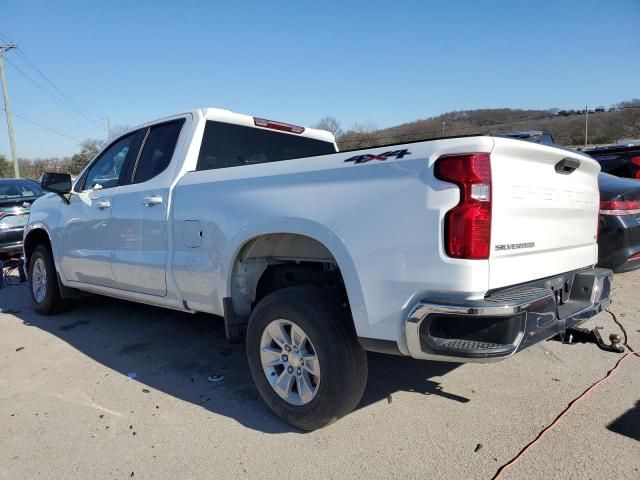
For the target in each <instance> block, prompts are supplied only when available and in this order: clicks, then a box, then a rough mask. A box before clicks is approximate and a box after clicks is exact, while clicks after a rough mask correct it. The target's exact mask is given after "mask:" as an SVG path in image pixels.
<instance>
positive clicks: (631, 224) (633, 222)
mask: <svg viewBox="0 0 640 480" xmlns="http://www.w3.org/2000/svg"><path fill="white" fill-rule="evenodd" d="M598 255H599V258H598V266H599V267H603V268H610V269H611V270H613V271H614V272H615V273H622V272H628V271H631V270H635V269H637V268H640V258H634V257H637V256H638V255H640V216H639V215H624V216H605V215H600V237H599V239H598Z"/></svg>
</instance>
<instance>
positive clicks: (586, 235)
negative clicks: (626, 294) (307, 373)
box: [25, 109, 598, 352]
mask: <svg viewBox="0 0 640 480" xmlns="http://www.w3.org/2000/svg"><path fill="white" fill-rule="evenodd" d="M183 116H184V115H183ZM186 117H187V121H186V122H185V126H184V127H183V130H182V133H181V137H180V140H179V145H178V147H177V148H176V151H175V153H174V157H173V159H172V162H171V164H170V166H169V168H168V169H167V170H166V171H165V172H164V173H163V174H161V175H159V176H158V177H156V178H154V179H152V180H150V181H149V182H145V183H143V184H138V185H129V186H123V187H117V188H116V189H115V190H116V191H115V193H114V199H113V205H114V209H113V212H114V213H113V215H114V218H109V219H108V220H105V219H103V218H99V216H97V215H96V214H95V212H94V210H93V209H92V208H91V204H90V202H89V200H88V199H86V198H85V197H86V195H85V197H83V194H80V195H73V196H72V205H76V206H75V207H73V208H70V205H66V204H62V202H61V201H60V200H59V199H58V198H57V197H55V198H52V196H51V195H47V196H45V197H43V198H42V199H39V200H38V201H36V202H35V203H34V205H33V206H32V210H31V212H32V213H31V219H30V224H29V226H28V227H27V229H25V232H27V233H26V234H28V232H29V231H30V230H31V229H33V228H46V230H47V231H48V232H49V236H50V238H51V240H52V243H53V247H54V248H53V251H54V258H55V260H56V265H57V266H58V268H59V270H61V271H62V275H61V276H62V281H63V283H64V284H65V285H68V286H72V287H75V288H80V289H84V290H89V291H92V292H96V293H103V294H106V295H111V296H116V297H120V298H126V299H130V300H134V301H138V302H143V303H149V304H154V305H161V306H165V307H170V308H177V309H181V308H183V306H182V305H183V302H187V303H188V305H189V308H190V309H191V310H197V311H204V312H209V313H213V314H218V315H221V314H222V313H223V309H222V303H223V302H222V301H223V298H225V297H228V296H230V286H231V270H232V268H233V265H234V262H235V260H236V256H237V254H238V252H239V251H240V249H241V248H242V246H243V245H245V244H246V243H247V242H248V241H250V240H252V239H254V238H256V237H258V236H260V235H265V234H271V233H292V234H299V235H305V236H307V237H310V238H313V239H315V240H317V241H318V242H320V243H321V244H322V245H324V246H325V247H326V249H327V250H329V251H330V252H331V254H332V255H333V257H334V258H335V260H336V262H337V264H338V266H339V268H340V270H341V273H342V276H343V278H344V281H345V285H346V288H347V293H348V296H349V302H350V306H351V309H352V313H353V317H354V322H355V326H356V330H357V333H358V335H359V336H362V337H369V338H376V339H385V340H391V341H395V342H397V343H398V345H399V347H400V349H401V350H402V351H404V352H406V346H405V340H404V338H403V326H404V321H405V319H406V317H407V314H408V312H409V310H410V309H411V308H412V307H413V305H414V304H415V303H416V301H417V300H418V299H420V298H423V297H434V296H438V297H446V298H451V299H455V298H458V299H475V298H482V297H483V296H484V295H485V294H486V292H487V291H488V290H490V289H492V288H498V287H501V286H507V285H512V284H516V283H521V282H525V281H530V280H534V279H537V278H541V277H545V276H550V275H554V274H558V273H562V272H565V271H569V270H573V269H576V268H581V267H587V266H591V265H593V264H595V262H596V259H597V249H596V243H595V237H594V234H595V225H596V219H597V203H598V196H597V183H596V182H597V173H598V166H597V163H596V162H595V161H593V160H591V159H589V158H588V157H585V156H583V155H580V154H576V153H573V152H567V151H564V150H560V149H556V148H551V147H544V146H539V145H535V144H531V143H527V142H523V141H519V140H510V139H502V138H494V137H489V136H477V137H463V138H451V139H442V140H433V141H425V142H418V143H411V144H406V145H395V146H392V147H380V148H371V149H366V150H365V151H364V152H344V153H336V154H332V155H323V156H320V157H308V158H301V159H295V160H288V161H282V162H275V163H266V164H256V165H251V166H240V167H232V168H225V169H217V170H207V171H199V172H197V171H195V168H196V163H197V157H198V152H199V149H200V143H201V139H202V134H203V131H204V125H205V122H206V120H207V119H209V120H216V121H221V122H229V123H236V124H241V125H246V126H251V127H253V120H252V117H248V116H244V115H239V114H235V113H232V112H228V111H225V110H216V109H204V110H197V111H193V112H190V113H189V114H187V115H186ZM165 120H166V119H165ZM305 135H308V136H310V137H313V138H318V139H321V140H326V141H333V137H332V136H331V135H330V134H329V133H328V132H321V131H317V130H307V131H305ZM401 149H408V150H409V152H411V153H410V154H408V155H406V156H405V157H404V158H402V159H394V158H389V159H387V160H385V161H378V160H373V161H370V162H367V163H363V164H354V163H353V162H345V160H346V159H348V158H350V157H352V156H354V155H357V154H361V153H372V154H381V153H383V152H387V151H389V150H401ZM468 152H490V153H491V158H492V172H493V183H492V189H493V191H492V195H493V199H492V201H493V229H492V254H491V257H490V258H489V259H488V260H473V261H469V260H459V259H452V258H449V257H448V256H447V255H446V254H445V252H444V246H443V240H442V239H443V235H444V233H443V226H444V216H445V214H446V212H447V211H448V210H450V209H451V208H452V207H454V206H455V205H456V204H457V203H458V201H459V192H458V188H457V187H456V186H455V185H453V184H450V183H446V182H442V181H439V180H436V179H435V178H434V176H433V165H434V163H435V161H436V160H437V158H438V157H440V156H441V155H445V154H453V153H468ZM567 156H569V157H573V158H577V159H579V160H580V162H581V164H582V165H581V167H580V169H578V171H576V172H574V173H572V174H570V175H559V174H557V173H555V171H554V168H553V167H554V165H555V163H556V162H557V161H559V160H561V159H562V158H564V157H567ZM556 177H557V178H556ZM543 187H544V188H543ZM541 188H542V189H541ZM545 188H546V190H545ZM541 192H542V193H541ZM549 192H551V193H549ZM149 194H157V195H160V196H162V197H163V200H164V202H163V204H162V205H156V206H153V207H150V208H149V207H143V206H142V203H141V202H142V197H144V196H147V195H149ZM548 195H551V197H552V198H551V199H550V200H546V198H547V196H548ZM56 202H57V203H56ZM53 205H55V208H52V207H53ZM158 207H159V208H158ZM54 210H55V214H54V212H53V211H54ZM58 216H59V218H58ZM73 222H77V224H78V225H80V226H82V228H81V230H82V231H83V232H84V231H85V230H90V229H91V228H94V229H95V231H96V232H97V231H98V230H100V228H99V227H100V225H103V223H104V222H111V225H112V233H111V236H110V237H108V236H107V237H108V238H110V239H111V240H112V242H111V243H112V247H110V248H111V249H112V251H111V252H110V253H109V255H106V254H104V253H100V252H101V248H102V246H103V243H100V241H101V240H103V239H104V237H100V238H98V236H97V235H98V233H96V237H86V236H84V237H80V236H78V235H77V234H71V235H72V237H71V238H67V236H69V235H70V234H69V232H70V230H69V225H70V224H73ZM79 228H80V227H79ZM200 229H201V230H202V236H201V238H198V237H199V231H200ZM129 233H131V234H132V236H131V237H129V238H127V234H129ZM83 235H85V234H83ZM154 235H155V236H154ZM134 237H135V238H134ZM147 237H148V238H147ZM134 240H135V241H134ZM526 242H534V243H535V248H532V249H530V251H526V250H512V251H507V252H502V251H501V252H496V251H495V249H494V247H495V245H497V244H503V243H526ZM136 245H137V247H136ZM163 245H166V247H165V250H163V248H162V246H163ZM85 252H88V254H85ZM91 262H94V263H93V264H92V263H91ZM96 262H97V264H96ZM105 264H106V265H107V266H106V267H105ZM92 265H93V266H92ZM87 272H90V273H92V275H93V276H94V277H96V278H98V279H101V280H100V282H101V283H99V282H97V281H96V280H95V279H92V281H91V282H86V278H87V275H88V273H87ZM109 272H110V273H109ZM163 274H164V276H163ZM162 280H165V281H164V282H163V281H162Z"/></svg>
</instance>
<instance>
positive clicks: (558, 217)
mask: <svg viewBox="0 0 640 480" xmlns="http://www.w3.org/2000/svg"><path fill="white" fill-rule="evenodd" d="M576 161H577V162H579V165H578V166H577V168H576V169H575V170H573V171H571V172H570V173H566V171H567V170H571V168H572V166H575V165H576V163H575V162H576ZM563 166H565V167H566V168H564V169H563V168H562V167H563ZM558 170H559V171H560V172H562V171H563V170H564V173H559V172H558ZM599 171H600V166H599V165H598V163H597V162H596V161H595V160H593V159H592V158H590V157H587V156H585V155H582V154H580V153H577V152H573V151H568V150H564V149H560V148H555V147H550V146H546V145H539V144H535V143H531V142H526V141H519V140H510V139H504V138H495V147H494V149H493V151H492V152H491V174H492V195H493V198H492V229H491V256H490V258H489V288H490V289H494V288H499V287H503V286H508V285H514V284H518V283H522V282H526V281H531V280H533V279H538V278H544V277H548V276H552V275H556V274H558V273H563V272H568V271H571V270H575V269H578V268H582V267H587V266H590V265H594V264H595V263H596V262H597V256H598V250H597V243H596V242H597V237H596V232H597V223H598V205H599V195H598V173H599Z"/></svg>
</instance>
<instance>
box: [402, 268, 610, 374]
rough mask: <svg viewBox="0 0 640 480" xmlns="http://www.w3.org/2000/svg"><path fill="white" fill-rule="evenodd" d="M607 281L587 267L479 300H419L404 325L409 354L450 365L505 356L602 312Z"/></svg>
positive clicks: (606, 272)
mask: <svg viewBox="0 0 640 480" xmlns="http://www.w3.org/2000/svg"><path fill="white" fill-rule="evenodd" d="M612 276H613V275H612V272H611V271H610V270H607V269H602V268H591V269H584V270H577V271H573V272H568V273H565V274H562V275H558V276H555V277H550V278H546V279H542V280H537V281H535V282H530V283H527V284H523V285H519V286H515V287H508V288H505V289H500V290H498V291H494V292H491V293H490V294H489V295H487V296H486V297H485V298H484V299H483V300H477V301H464V302H459V303H458V302H448V301H446V300H441V299H437V298H433V299H424V300H423V301H421V302H419V303H418V304H417V305H416V306H415V307H414V308H413V309H412V311H411V314H410V315H409V318H408V319H407V321H406V323H405V335H406V340H407V348H408V350H409V354H410V355H411V356H412V357H413V358H417V359H424V360H441V361H450V362H492V361H497V360H501V359H503V358H506V357H509V356H511V355H513V354H515V353H516V352H518V351H520V350H522V349H523V348H526V347H528V346H530V345H533V344H535V343H537V342H540V341H542V340H546V339H548V338H550V337H553V336H554V335H556V334H558V333H560V332H563V331H564V330H566V329H567V328H568V327H573V326H576V325H578V324H580V323H582V322H584V321H585V320H587V319H588V318H590V317H592V316H594V315H596V314H597V313H599V312H601V311H602V310H603V309H605V308H606V307H607V306H608V305H609V303H610V292H611V280H612Z"/></svg>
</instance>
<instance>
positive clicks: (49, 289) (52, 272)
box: [29, 244, 67, 315]
mask: <svg viewBox="0 0 640 480" xmlns="http://www.w3.org/2000/svg"><path fill="white" fill-rule="evenodd" d="M29 291H30V292H31V299H32V300H33V305H34V309H35V311H36V312H38V313H39V314H41V315H52V314H54V313H58V312H60V311H62V310H64V308H65V307H66V305H67V301H66V300H64V299H63V298H62V297H61V296H60V287H59V285H58V273H57V272H56V267H55V264H54V263H53V256H52V255H51V250H50V248H49V247H48V246H47V245H43V244H40V245H38V246H37V247H36V248H35V250H34V251H33V253H32V254H31V258H30V259H29Z"/></svg>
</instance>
